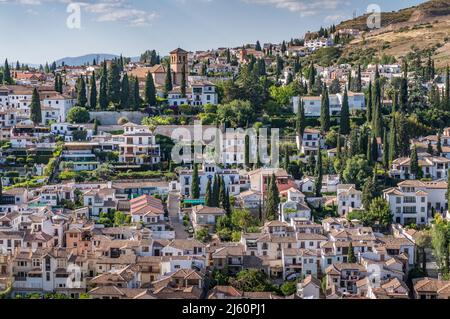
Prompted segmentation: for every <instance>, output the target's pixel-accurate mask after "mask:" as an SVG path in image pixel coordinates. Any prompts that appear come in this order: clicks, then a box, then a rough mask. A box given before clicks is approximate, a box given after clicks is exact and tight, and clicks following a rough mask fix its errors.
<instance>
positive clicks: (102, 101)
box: [98, 62, 109, 111]
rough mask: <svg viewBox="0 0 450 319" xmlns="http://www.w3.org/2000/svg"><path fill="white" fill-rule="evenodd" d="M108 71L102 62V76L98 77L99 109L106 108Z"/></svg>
mask: <svg viewBox="0 0 450 319" xmlns="http://www.w3.org/2000/svg"><path fill="white" fill-rule="evenodd" d="M108 104H109V102H108V71H107V69H106V62H103V71H102V76H101V77H100V90H99V95H98V105H99V107H100V109H101V110H103V111H104V110H106V109H107V108H108Z"/></svg>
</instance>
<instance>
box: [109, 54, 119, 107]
mask: <svg viewBox="0 0 450 319" xmlns="http://www.w3.org/2000/svg"><path fill="white" fill-rule="evenodd" d="M120 88H121V85H120V68H119V65H118V64H117V63H116V62H115V61H112V62H111V66H110V69H109V72H108V100H109V101H110V102H112V103H113V104H114V105H118V104H119V103H120Z"/></svg>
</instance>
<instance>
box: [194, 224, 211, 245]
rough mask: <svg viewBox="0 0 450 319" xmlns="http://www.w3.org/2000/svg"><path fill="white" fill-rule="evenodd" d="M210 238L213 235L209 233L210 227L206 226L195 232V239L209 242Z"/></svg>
mask: <svg viewBox="0 0 450 319" xmlns="http://www.w3.org/2000/svg"><path fill="white" fill-rule="evenodd" d="M210 238H211V236H210V234H209V231H208V228H206V227H203V228H201V229H199V230H197V232H196V233H195V239H197V240H198V241H201V242H202V243H206V242H208V241H209V239H210Z"/></svg>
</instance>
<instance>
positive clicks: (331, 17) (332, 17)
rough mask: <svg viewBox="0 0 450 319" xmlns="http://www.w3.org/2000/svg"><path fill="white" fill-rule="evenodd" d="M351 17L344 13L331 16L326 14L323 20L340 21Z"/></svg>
mask: <svg viewBox="0 0 450 319" xmlns="http://www.w3.org/2000/svg"><path fill="white" fill-rule="evenodd" d="M347 19H349V17H348V16H346V15H342V14H332V15H329V16H326V17H325V19H323V22H326V23H340V22H342V21H345V20H347Z"/></svg>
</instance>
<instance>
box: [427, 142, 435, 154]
mask: <svg viewBox="0 0 450 319" xmlns="http://www.w3.org/2000/svg"><path fill="white" fill-rule="evenodd" d="M427 153H428V154H430V155H433V154H434V151H433V146H432V145H431V142H428V145H427Z"/></svg>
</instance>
